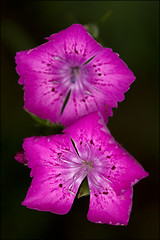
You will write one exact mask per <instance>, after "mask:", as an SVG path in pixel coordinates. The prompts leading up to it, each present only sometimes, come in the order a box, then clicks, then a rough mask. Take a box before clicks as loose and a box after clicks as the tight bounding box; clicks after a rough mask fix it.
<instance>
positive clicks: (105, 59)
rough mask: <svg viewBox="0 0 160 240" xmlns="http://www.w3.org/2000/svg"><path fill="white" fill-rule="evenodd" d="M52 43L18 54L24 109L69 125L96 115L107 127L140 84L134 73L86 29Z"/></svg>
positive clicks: (73, 30)
mask: <svg viewBox="0 0 160 240" xmlns="http://www.w3.org/2000/svg"><path fill="white" fill-rule="evenodd" d="M47 40H48V42H46V43H45V44H42V45H40V46H38V47H37V48H34V49H31V50H26V51H22V52H18V53H17V54H16V57H15V59H16V64H17V67H16V70H17V73H18V74H19V75H20V79H19V84H22V85H24V100H25V105H24V108H25V109H27V110H28V111H30V112H31V113H33V114H35V115H37V116H39V117H41V118H43V119H49V120H50V121H51V122H52V123H54V122H55V121H56V122H57V123H61V124H62V125H64V126H68V125H70V124H71V123H73V122H74V121H75V120H77V119H79V118H80V117H81V116H84V115H87V114H88V113H91V112H94V111H99V112H100V113H101V115H102V116H103V118H104V119H105V122H107V119H108V116H112V108H113V107H117V102H121V101H122V100H123V99H124V93H125V92H126V91H127V90H128V89H129V87H130V84H131V83H132V82H133V81H134V80H135V77H134V75H133V73H132V72H131V71H130V70H129V68H128V67H127V65H126V64H125V63H124V62H123V61H122V60H121V59H120V58H119V56H118V54H117V53H114V52H113V51H112V49H110V48H103V47H102V46H101V45H100V44H99V43H97V42H96V40H94V39H93V38H92V37H91V35H90V34H89V33H88V32H87V30H86V29H85V28H84V27H83V26H82V25H80V24H73V25H71V26H70V27H68V28H67V29H65V30H62V31H60V32H58V33H56V34H53V35H51V36H50V37H48V38H47ZM67 98H68V103H67V104H66V106H65V103H66V99H67Z"/></svg>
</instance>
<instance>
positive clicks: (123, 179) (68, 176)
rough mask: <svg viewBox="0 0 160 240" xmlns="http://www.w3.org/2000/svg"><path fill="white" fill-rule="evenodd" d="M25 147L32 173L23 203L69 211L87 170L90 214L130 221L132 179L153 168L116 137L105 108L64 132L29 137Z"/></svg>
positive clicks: (114, 221) (100, 218)
mask: <svg viewBox="0 0 160 240" xmlns="http://www.w3.org/2000/svg"><path fill="white" fill-rule="evenodd" d="M23 149H24V152H25V158H26V159H27V160H28V166H29V167H30V168H31V169H32V171H31V176H32V177H33V180H32V183H31V186H30V188H29V190H28V193H27V196H26V198H25V200H24V201H23V203H22V204H23V205H25V206H27V207H28V208H32V209H37V210H41V211H51V212H53V213H57V214H65V213H67V212H68V211H69V210H70V208H71V206H72V203H73V201H74V197H75V195H76V193H77V190H78V188H79V186H80V184H81V182H82V181H83V179H84V178H85V177H86V176H87V178H88V183H89V188H90V206H89V212H88V219H89V220H90V221H93V222H96V223H97V222H98V223H108V224H113V225H118V224H123V225H127V223H128V220H129V215H130V211H131V205H132V188H133V185H134V184H135V183H137V182H138V181H139V180H141V179H142V178H144V177H146V176H148V173H147V172H146V171H145V170H144V169H143V167H142V166H141V165H140V164H139V163H138V162H137V161H136V160H135V159H134V158H133V157H132V156H131V155H130V154H129V153H128V152H126V150H125V149H123V148H122V147H121V146H120V145H119V144H118V143H117V142H116V141H115V140H114V139H113V137H112V136H111V134H110V132H109V130H108V128H107V127H106V126H105V124H104V121H103V118H102V117H101V115H100V114H98V113H97V112H94V113H90V114H88V115H87V116H84V117H82V118H81V119H79V120H78V121H77V122H75V123H74V124H73V125H72V126H70V127H68V128H66V129H65V130H64V131H63V134H61V135H54V136H48V137H31V138H26V139H25V140H24V143H23Z"/></svg>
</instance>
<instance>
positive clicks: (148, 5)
mask: <svg viewBox="0 0 160 240" xmlns="http://www.w3.org/2000/svg"><path fill="white" fill-rule="evenodd" d="M73 23H81V24H83V25H85V26H86V25H87V26H88V28H89V31H90V32H92V33H93V31H94V34H95V35H94V37H95V38H96V40H98V41H99V42H101V44H102V45H103V46H104V47H109V48H112V49H113V51H115V52H117V53H119V55H120V57H121V58H122V59H123V60H124V61H125V62H126V63H127V65H128V66H129V68H130V69H131V70H132V71H133V72H134V74H135V76H136V81H135V82H134V83H133V84H132V85H131V89H130V90H129V91H128V92H127V93H126V94H125V97H126V99H125V101H123V102H121V103H119V104H118V109H114V111H113V117H112V118H110V119H109V122H108V127H109V129H110V130H111V133H112V135H113V136H114V137H115V139H116V140H117V141H118V142H119V143H121V144H122V145H123V147H125V148H126V149H127V150H128V151H129V152H130V153H131V154H132V155H133V156H134V157H135V158H136V159H137V160H138V161H139V162H140V163H141V164H142V165H143V166H144V168H145V170H146V171H148V172H149V173H150V176H149V177H148V178H146V179H144V180H142V181H141V182H140V183H138V184H137V185H135V186H134V197H133V209H132V213H131V218H130V222H129V225H128V226H127V227H117V226H109V225H101V224H94V223H91V222H89V221H88V220H87V216H86V215H87V211H88V206H89V197H82V198H79V199H75V201H74V204H73V206H72V209H71V211H70V212H69V213H68V214H66V215H64V216H59V215H56V214H52V213H48V212H39V211H36V210H31V209H27V208H25V207H24V206H21V202H22V200H23V199H24V198H25V195H26V193H27V190H28V187H29V185H30V182H31V178H30V177H29V173H30V170H29V169H28V168H27V167H23V166H22V165H21V164H18V163H17V162H16V161H15V160H14V156H15V154H16V152H17V151H19V150H21V148H22V142H23V139H24V138H25V137H29V136H33V135H34V136H36V135H43V134H44V133H45V134H46V131H47V130H46V127H45V129H41V128H39V127H35V122H34V120H33V119H32V118H31V117H30V116H29V114H28V113H26V111H24V109H23V89H22V86H20V85H18V78H19V76H18V75H17V73H16V71H15V66H16V65H15V61H14V57H15V54H16V52H17V51H21V50H25V49H30V48H33V47H36V46H37V45H39V44H42V43H44V42H46V40H44V38H45V37H48V36H50V35H51V34H53V33H56V32H58V31H60V30H62V29H64V28H66V27H68V26H70V25H71V24H73ZM158 102H159V2H158V1H16V2H15V1H13V2H11V1H2V2H1V193H2V194H1V196H2V199H1V209H2V221H1V238H2V239H47V238H52V239H57V238H58V239H60V238H62V239H158V238H159V235H158V234H159V216H158V213H159V211H158V210H159V181H158V180H159V172H158V170H159V104H158Z"/></svg>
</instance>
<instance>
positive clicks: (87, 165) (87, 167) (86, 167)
mask: <svg viewBox="0 0 160 240" xmlns="http://www.w3.org/2000/svg"><path fill="white" fill-rule="evenodd" d="M82 163H83V168H84V170H85V171H86V172H87V173H88V172H89V171H90V170H91V169H93V165H92V161H86V160H83V162H82Z"/></svg>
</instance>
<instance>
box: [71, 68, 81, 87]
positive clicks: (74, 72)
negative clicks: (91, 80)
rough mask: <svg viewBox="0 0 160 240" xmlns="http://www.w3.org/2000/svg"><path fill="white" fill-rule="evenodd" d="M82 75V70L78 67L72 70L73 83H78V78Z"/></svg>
mask: <svg viewBox="0 0 160 240" xmlns="http://www.w3.org/2000/svg"><path fill="white" fill-rule="evenodd" d="M79 75H80V68H79V67H78V66H76V67H72V68H71V83H75V82H76V78H77V77H78V76H79Z"/></svg>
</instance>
